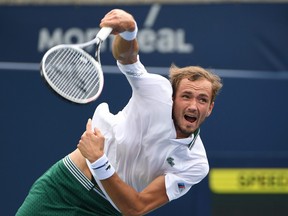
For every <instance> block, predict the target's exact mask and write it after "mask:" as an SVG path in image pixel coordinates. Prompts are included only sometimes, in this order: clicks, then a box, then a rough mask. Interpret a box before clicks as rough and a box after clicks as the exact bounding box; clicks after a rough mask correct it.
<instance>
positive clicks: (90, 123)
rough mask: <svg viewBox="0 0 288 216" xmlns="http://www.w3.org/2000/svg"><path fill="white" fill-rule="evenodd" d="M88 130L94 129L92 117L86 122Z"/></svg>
mask: <svg viewBox="0 0 288 216" xmlns="http://www.w3.org/2000/svg"><path fill="white" fill-rule="evenodd" d="M86 131H90V132H91V131H93V130H92V121H91V119H90V118H89V119H88V121H87V124H86Z"/></svg>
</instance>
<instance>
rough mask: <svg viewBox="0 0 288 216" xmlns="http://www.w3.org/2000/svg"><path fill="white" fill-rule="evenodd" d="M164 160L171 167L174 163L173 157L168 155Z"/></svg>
mask: <svg viewBox="0 0 288 216" xmlns="http://www.w3.org/2000/svg"><path fill="white" fill-rule="evenodd" d="M166 161H167V163H168V164H169V165H170V166H171V167H173V166H174V165H175V163H174V158H172V157H168V158H167V159H166Z"/></svg>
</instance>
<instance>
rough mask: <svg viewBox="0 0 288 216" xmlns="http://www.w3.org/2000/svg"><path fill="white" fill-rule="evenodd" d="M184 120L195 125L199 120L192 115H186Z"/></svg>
mask: <svg viewBox="0 0 288 216" xmlns="http://www.w3.org/2000/svg"><path fill="white" fill-rule="evenodd" d="M184 118H185V119H186V121H188V122H190V123H194V122H195V121H196V120H197V117H196V116H192V115H184Z"/></svg>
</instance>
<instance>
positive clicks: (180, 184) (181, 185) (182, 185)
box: [178, 183, 185, 193]
mask: <svg viewBox="0 0 288 216" xmlns="http://www.w3.org/2000/svg"><path fill="white" fill-rule="evenodd" d="M178 189H179V191H180V193H181V192H182V191H183V190H184V189H185V184H184V183H178Z"/></svg>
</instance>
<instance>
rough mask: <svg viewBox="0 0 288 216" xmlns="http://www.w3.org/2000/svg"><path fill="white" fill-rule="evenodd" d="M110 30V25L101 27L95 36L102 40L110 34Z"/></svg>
mask: <svg viewBox="0 0 288 216" xmlns="http://www.w3.org/2000/svg"><path fill="white" fill-rule="evenodd" d="M111 31H112V28H111V27H103V28H101V29H100V31H99V32H98V34H97V36H96V37H97V38H99V39H100V40H101V41H104V40H106V38H107V37H108V36H109V35H110V33H111Z"/></svg>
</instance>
